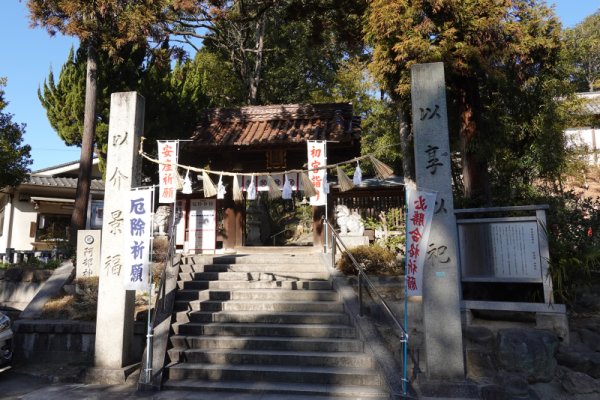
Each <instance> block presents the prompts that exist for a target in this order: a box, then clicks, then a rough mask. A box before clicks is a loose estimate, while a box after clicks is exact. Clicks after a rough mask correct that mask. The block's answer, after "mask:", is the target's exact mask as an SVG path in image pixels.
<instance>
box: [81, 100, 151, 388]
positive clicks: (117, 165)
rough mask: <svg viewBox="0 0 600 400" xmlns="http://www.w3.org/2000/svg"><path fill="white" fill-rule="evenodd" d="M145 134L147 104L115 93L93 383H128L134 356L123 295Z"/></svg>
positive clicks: (130, 305) (131, 295) (128, 297)
mask: <svg viewBox="0 0 600 400" xmlns="http://www.w3.org/2000/svg"><path fill="white" fill-rule="evenodd" d="M143 129H144V98H143V97H142V96H140V95H139V94H137V93H135V92H124V93H113V94H112V95H111V102H110V124H109V127H108V158H107V163H106V184H105V192H104V210H105V214H104V221H103V225H102V252H101V262H100V283H99V288H98V315H97V319H96V341H95V355H94V368H93V369H91V370H90V371H89V372H88V376H87V379H88V380H89V381H94V382H99V383H124V381H125V379H126V377H127V374H128V372H129V368H128V366H129V365H131V364H132V363H134V362H135V361H139V360H133V359H132V356H131V353H130V351H131V348H132V346H131V342H132V339H133V321H134V301H135V291H133V290H125V289H123V273H124V272H125V269H124V268H123V263H124V260H125V246H124V243H125V232H126V229H127V227H126V226H125V225H124V217H125V215H126V213H127V212H128V211H129V210H125V209H124V208H125V206H126V204H125V201H124V200H123V199H125V198H126V194H127V193H128V192H129V191H130V189H131V188H132V187H137V186H139V185H140V173H139V164H140V163H139V160H140V158H139V156H138V149H139V143H140V137H141V134H142V131H143Z"/></svg>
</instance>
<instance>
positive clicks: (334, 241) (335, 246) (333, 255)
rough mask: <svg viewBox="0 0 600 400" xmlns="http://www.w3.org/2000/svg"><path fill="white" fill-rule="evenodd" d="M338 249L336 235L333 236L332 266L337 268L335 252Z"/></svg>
mask: <svg viewBox="0 0 600 400" xmlns="http://www.w3.org/2000/svg"><path fill="white" fill-rule="evenodd" d="M336 249H337V239H336V237H335V235H333V236H332V237H331V266H332V267H333V268H335V252H336Z"/></svg>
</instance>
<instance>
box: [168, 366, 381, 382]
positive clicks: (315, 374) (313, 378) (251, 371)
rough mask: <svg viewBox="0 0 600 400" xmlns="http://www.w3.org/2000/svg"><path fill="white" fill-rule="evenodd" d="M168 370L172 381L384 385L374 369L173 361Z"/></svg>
mask: <svg viewBox="0 0 600 400" xmlns="http://www.w3.org/2000/svg"><path fill="white" fill-rule="evenodd" d="M167 370H168V372H167V375H168V379H170V380H181V379H205V380H210V381H216V380H218V381H221V380H226V381H228V380H234V381H251V382H258V381H260V382H264V381H267V382H279V383H281V382H291V383H310V384H330V385H360V386H363V385H364V386H380V385H381V384H382V382H381V377H380V376H379V374H378V373H377V372H376V371H375V370H374V369H372V368H336V367H307V366H283V365H277V366H271V365H258V364H249V365H231V364H223V365H222V364H216V365H213V364H201V363H181V364H170V365H168V366H167Z"/></svg>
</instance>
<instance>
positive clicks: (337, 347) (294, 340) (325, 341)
mask: <svg viewBox="0 0 600 400" xmlns="http://www.w3.org/2000/svg"><path fill="white" fill-rule="evenodd" d="M171 344H172V345H173V347H185V348H188V349H226V350H265V351H268V350H273V351H309V352H320V351H329V352H359V351H363V343H362V341H360V340H358V339H345V338H310V337H276V336H254V337H248V336H242V337H239V336H225V335H223V336H185V335H174V336H171Z"/></svg>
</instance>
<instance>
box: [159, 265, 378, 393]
mask: <svg viewBox="0 0 600 400" xmlns="http://www.w3.org/2000/svg"><path fill="white" fill-rule="evenodd" d="M201 259H202V258H201V257H188V258H184V259H183V260H182V264H181V267H180V272H179V281H178V290H177V295H176V298H175V299H176V300H175V310H174V314H173V321H172V334H171V338H170V342H171V345H172V348H171V349H169V350H168V365H167V367H166V381H165V382H164V384H163V388H164V389H181V390H203V391H206V390H212V391H234V392H239V393H242V392H244V393H251V392H255V393H265V394H275V395H280V396H281V398H286V397H285V396H286V395H292V394H297V395H311V396H315V395H317V396H318V395H321V396H337V397H346V398H352V399H358V398H360V399H364V398H366V399H387V398H389V395H388V392H387V390H386V388H385V382H384V378H383V377H382V376H381V375H380V374H379V372H378V371H377V369H376V367H375V361H374V360H373V358H372V357H371V356H369V355H367V354H366V353H365V352H364V344H363V342H362V341H361V340H360V339H359V338H358V334H357V331H356V329H355V328H354V326H352V325H351V323H350V318H349V317H348V315H347V314H346V313H345V312H344V306H343V303H342V302H341V301H340V300H339V298H338V294H337V293H336V292H335V291H334V290H333V289H332V284H331V281H330V277H329V274H328V273H327V271H326V268H325V267H324V266H323V265H322V264H321V263H320V261H319V258H318V255H316V254H298V255H296V256H294V255H292V254H252V255H240V256H215V257H214V258H213V259H212V263H211V264H206V265H203V263H202V262H201Z"/></svg>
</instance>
